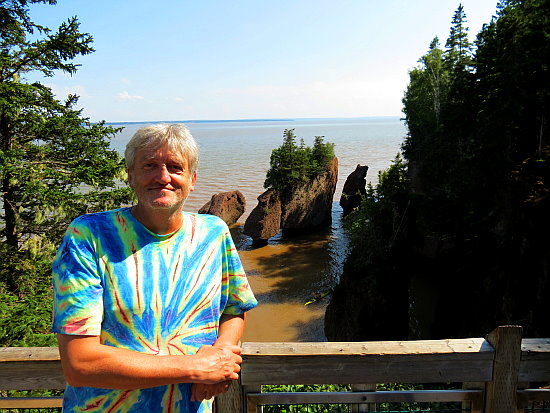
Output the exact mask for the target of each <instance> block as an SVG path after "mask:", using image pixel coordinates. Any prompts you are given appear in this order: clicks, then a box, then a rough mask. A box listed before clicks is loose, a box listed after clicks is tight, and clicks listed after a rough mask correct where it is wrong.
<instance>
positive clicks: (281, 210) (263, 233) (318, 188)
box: [243, 157, 338, 241]
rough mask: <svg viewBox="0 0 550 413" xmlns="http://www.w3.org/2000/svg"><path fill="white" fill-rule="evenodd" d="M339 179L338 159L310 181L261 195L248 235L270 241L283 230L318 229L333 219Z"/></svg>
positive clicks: (252, 213)
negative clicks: (333, 202) (335, 192)
mask: <svg viewBox="0 0 550 413" xmlns="http://www.w3.org/2000/svg"><path fill="white" fill-rule="evenodd" d="M337 181H338V159H337V158H336V157H334V158H333V159H332V161H331V163H330V164H329V166H328V167H327V171H326V172H324V173H323V174H321V175H319V176H317V177H316V178H314V179H312V180H311V181H310V182H307V183H304V184H300V185H297V186H295V187H292V188H288V189H285V190H284V191H282V192H280V191H276V190H273V189H268V190H267V191H266V192H264V193H263V194H262V195H260V196H259V197H258V205H257V206H256V208H254V210H253V211H252V212H251V213H250V215H249V217H248V218H247V220H246V222H245V225H244V230H243V232H244V234H246V235H248V236H250V237H252V238H253V239H254V240H255V241H259V240H267V239H269V238H271V237H272V236H274V235H276V234H277V233H278V232H279V229H285V230H294V229H306V228H316V227H320V226H323V225H328V224H330V223H331V221H332V214H331V212H332V199H333V197H334V191H335V190H336V182H337Z"/></svg>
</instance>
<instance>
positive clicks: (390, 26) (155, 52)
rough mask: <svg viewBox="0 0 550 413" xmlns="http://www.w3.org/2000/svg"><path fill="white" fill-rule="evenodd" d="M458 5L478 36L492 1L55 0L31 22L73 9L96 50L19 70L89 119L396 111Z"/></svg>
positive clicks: (51, 23)
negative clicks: (46, 71)
mask: <svg viewBox="0 0 550 413" xmlns="http://www.w3.org/2000/svg"><path fill="white" fill-rule="evenodd" d="M460 3H462V5H463V7H464V10H465V13H466V16H467V25H468V27H469V34H470V38H471V40H474V39H475V36H476V34H477V33H478V32H479V31H480V30H481V28H482V26H483V24H484V23H488V22H490V20H491V18H492V16H493V15H495V14H496V4H497V0H462V1H459V0H456V1H455V0H414V1H412V0H383V1H374V0H339V1H335V0H330V1H329V0H277V1H275V0H231V1H229V0H160V1H151V0H109V1H107V0H94V1H90V0H58V3H57V5H55V6H50V5H43V4H40V5H33V6H32V7H31V9H30V15H31V19H32V20H33V21H34V22H36V23H38V24H41V25H43V26H46V27H49V28H51V29H55V28H57V27H58V26H59V25H60V24H61V23H62V22H64V21H66V20H67V18H68V17H71V16H76V17H77V18H78V20H79V21H80V29H81V31H83V32H87V33H90V34H91V35H92V36H93V38H94V43H93V47H94V49H95V52H94V53H92V54H90V55H87V56H79V57H78V58H76V59H75V61H76V62H77V63H79V64H81V65H82V66H81V67H80V68H79V70H78V72H77V73H76V74H73V75H72V76H70V75H67V74H64V73H59V74H56V75H55V76H54V77H50V78H44V77H42V76H41V75H38V74H29V75H27V79H28V80H40V81H41V82H42V83H44V84H46V85H48V86H49V87H51V88H52V90H53V91H54V93H55V94H56V96H57V98H58V99H60V100H62V99H65V98H66V96H67V95H68V94H69V93H73V94H77V95H79V96H80V100H79V102H78V107H79V108H83V109H84V110H83V114H84V115H85V116H86V117H89V118H90V119H91V120H92V121H99V120H106V121H107V122H148V121H177V120H220V119H266V118H323V117H329V118H335V117H366V116H402V112H401V109H402V103H401V99H402V97H403V94H404V91H405V89H406V87H407V83H408V72H409V71H410V70H411V69H413V68H414V67H416V66H417V65H418V59H419V58H420V57H421V56H422V55H423V54H425V53H426V51H427V50H428V47H429V44H430V42H431V40H432V39H433V38H434V37H436V36H438V37H439V39H440V42H441V44H442V46H444V45H445V40H446V39H447V37H448V35H449V31H450V26H451V20H452V17H453V14H454V12H455V11H456V9H457V8H458V6H459V4H460Z"/></svg>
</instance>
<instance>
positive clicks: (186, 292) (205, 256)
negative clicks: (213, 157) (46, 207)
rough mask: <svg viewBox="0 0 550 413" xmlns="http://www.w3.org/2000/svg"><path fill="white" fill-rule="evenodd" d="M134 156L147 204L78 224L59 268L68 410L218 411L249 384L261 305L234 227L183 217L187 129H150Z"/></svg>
mask: <svg viewBox="0 0 550 413" xmlns="http://www.w3.org/2000/svg"><path fill="white" fill-rule="evenodd" d="M125 158H126V164H127V171H128V180H129V183H130V186H131V187H132V189H133V190H134V192H135V194H136V197H137V200H138V202H137V205H135V206H133V207H131V208H121V209H117V210H114V211H106V212H101V213H97V214H88V215H83V216H81V217H79V218H77V219H75V220H74V221H73V222H72V223H71V225H70V226H69V229H68V230H67V232H66V234H65V237H64V239H63V242H62V244H61V246H60V247H59V250H58V253H57V256H56V259H55V261H54V264H53V278H54V294H55V301H54V321H53V331H54V332H56V333H58V342H59V351H60V355H61V362H62V366H63V370H64V374H65V378H66V380H67V382H68V386H67V389H66V390H65V397H64V402H63V405H64V411H65V412H82V411H89V412H113V413H115V412H117V413H123V412H124V413H126V412H128V413H133V412H141V413H143V412H146V413H149V412H209V411H211V398H212V397H213V396H215V395H216V394H219V393H222V392H224V391H226V390H227V388H228V385H229V384H230V382H231V380H236V379H237V378H238V373H239V371H240V363H241V357H240V348H239V347H238V346H237V345H236V344H237V343H238V341H239V339H240V336H241V334H242V332H243V329H244V314H245V312H246V311H248V310H250V309H251V308H253V307H254V306H256V304H257V301H256V299H255V298H254V295H253V294H252V291H251V290H250V287H249V285H248V282H247V280H246V276H245V274H244V271H243V268H242V265H241V262H240V260H239V257H238V255H237V252H236V249H235V246H234V244H233V241H232V240H231V236H230V234H229V230H228V229H227V226H226V225H225V223H223V221H222V220H220V219H219V218H217V217H215V216H211V215H198V214H191V213H185V212H183V204H184V202H185V200H186V198H187V196H188V195H189V193H190V192H191V191H193V190H194V187H195V183H196V179H197V177H196V169H197V164H198V148H197V145H196V142H195V141H194V139H193V137H192V136H191V134H190V133H189V131H188V130H187V128H185V126H183V125H177V124H173V125H165V124H163V125H153V126H148V127H145V128H142V129H140V130H138V131H137V132H136V134H135V135H134V136H133V137H132V139H131V140H130V142H129V143H128V145H127V147H126V152H125Z"/></svg>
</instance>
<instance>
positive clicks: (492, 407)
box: [485, 326, 523, 413]
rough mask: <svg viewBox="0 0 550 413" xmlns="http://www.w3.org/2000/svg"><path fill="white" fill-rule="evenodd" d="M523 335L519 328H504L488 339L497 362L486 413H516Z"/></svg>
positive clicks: (493, 332)
mask: <svg viewBox="0 0 550 413" xmlns="http://www.w3.org/2000/svg"><path fill="white" fill-rule="evenodd" d="M522 331H523V329H522V328H521V327H520V326H502V327H497V328H496V329H495V330H493V331H492V332H491V333H489V335H488V336H487V341H489V342H490V343H491V345H492V346H493V347H494V348H495V361H494V366H493V379H492V381H490V382H489V383H487V386H486V395H485V413H516V410H517V405H518V402H517V383H518V375H519V364H520V359H521V334H522Z"/></svg>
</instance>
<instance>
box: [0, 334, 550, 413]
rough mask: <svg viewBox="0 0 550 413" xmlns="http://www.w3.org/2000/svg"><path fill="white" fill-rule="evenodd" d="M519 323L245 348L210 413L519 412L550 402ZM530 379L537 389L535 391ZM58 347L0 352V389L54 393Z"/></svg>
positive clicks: (539, 344)
mask: <svg viewBox="0 0 550 413" xmlns="http://www.w3.org/2000/svg"><path fill="white" fill-rule="evenodd" d="M521 335H522V329H521V327H518V326H503V327H498V328H497V329H495V330H494V331H493V332H491V333H490V334H489V335H488V336H487V337H486V338H470V339H452V340H451V339H449V340H421V341H399V342H397V341H381V342H358V343H355V342H353V343H352V342H346V343H244V344H243V365H242V372H241V379H240V383H239V384H240V385H234V386H232V388H231V390H230V391H229V392H228V393H227V394H225V395H223V396H220V397H219V398H217V400H216V403H215V411H216V412H217V413H252V412H261V411H262V406H264V405H273V404H276V405H281V404H324V403H331V404H334V403H342V404H352V405H353V411H356V412H369V411H371V409H373V407H374V405H375V404H377V403H388V402H408V403H411V402H414V403H420V402H430V403H431V402H462V403H463V406H464V408H465V409H469V411H471V412H472V413H516V412H523V411H524V408H525V407H526V406H527V405H528V404H529V403H530V402H532V401H540V400H545V401H550V389H544V388H537V387H538V385H539V384H540V383H549V382H550V339H529V338H525V339H522V337H521ZM451 382H452V383H462V388H461V389H454V390H412V391H411V390H408V391H375V389H376V387H375V383H412V384H414V383H424V384H427V383H451ZM532 383H536V384H537V385H536V386H534V385H533V384H532ZM268 384H275V385H281V384H351V385H352V386H351V388H352V391H350V392H338V393H336V392H325V393H319V392H316V393H313V392H308V393H305V392H303V393H299V392H298V393H296V392H293V393H263V392H262V385H268ZM64 386H65V383H64V380H63V374H62V370H61V365H60V361H59V354H58V352H57V349H56V348H1V349H0V391H1V390H30V389H62V388H64ZM60 405H61V401H60V399H59V398H42V399H28V398H0V410H1V409H9V408H13V409H16V408H38V407H58V406H60Z"/></svg>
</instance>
